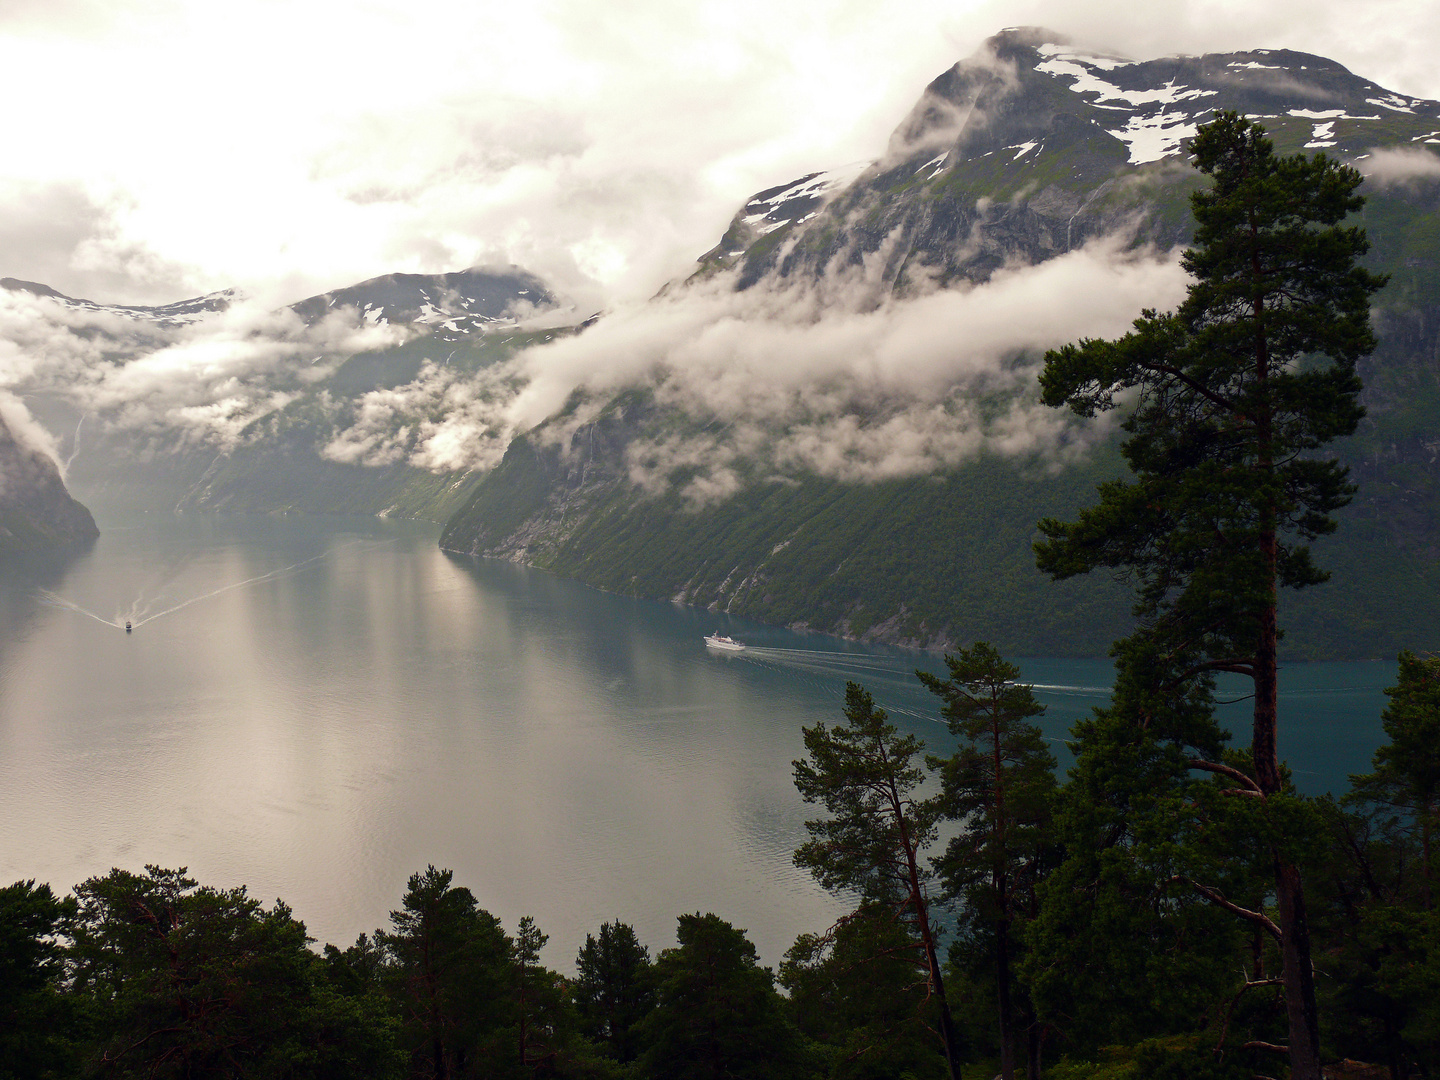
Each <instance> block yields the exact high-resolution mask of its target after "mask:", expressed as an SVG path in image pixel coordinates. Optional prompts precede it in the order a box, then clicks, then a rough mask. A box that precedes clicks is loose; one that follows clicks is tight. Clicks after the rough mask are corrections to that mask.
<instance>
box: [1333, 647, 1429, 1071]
mask: <svg viewBox="0 0 1440 1080" xmlns="http://www.w3.org/2000/svg"><path fill="white" fill-rule="evenodd" d="M1437 674H1440V665H1437V662H1436V659H1435V658H1434V657H1432V656H1416V655H1415V654H1414V653H1412V652H1409V651H1408V650H1407V651H1404V652H1402V653H1401V654H1400V659H1399V679H1398V681H1397V684H1396V685H1395V686H1393V687H1391V688H1390V689H1388V690H1387V691H1386V694H1387V695H1389V697H1390V702H1389V704H1388V705H1387V707H1386V709H1385V712H1384V724H1385V732H1386V734H1387V735H1388V736H1389V741H1388V742H1387V743H1385V744H1384V745H1383V746H1381V747H1380V748H1379V749H1378V750H1376V752H1375V756H1374V758H1373V764H1372V768H1373V770H1374V771H1373V772H1371V773H1368V774H1365V775H1361V776H1352V777H1351V783H1352V788H1351V791H1350V793H1349V794H1348V795H1346V797H1345V798H1344V799H1342V800H1340V801H1339V802H1338V803H1337V802H1335V801H1333V800H1326V801H1325V802H1324V803H1323V804H1322V809H1323V811H1324V815H1325V822H1326V827H1327V836H1328V839H1329V847H1328V850H1327V851H1325V852H1324V853H1323V854H1322V855H1321V856H1320V857H1319V858H1317V859H1315V860H1314V862H1313V865H1312V868H1311V869H1310V874H1311V876H1312V877H1313V878H1314V879H1315V881H1316V884H1317V889H1316V903H1315V910H1316V923H1317V927H1318V928H1319V929H1318V931H1317V940H1319V941H1321V942H1323V948H1324V957H1323V960H1322V963H1321V970H1322V971H1323V973H1324V979H1323V981H1322V984H1321V987H1322V990H1323V992H1324V998H1323V1000H1324V1001H1325V1003H1326V1005H1327V1006H1328V1009H1327V1011H1328V1013H1329V1015H1330V1016H1332V1017H1333V1020H1332V1028H1333V1031H1332V1033H1331V1035H1330V1038H1331V1039H1332V1040H1333V1042H1334V1043H1335V1045H1336V1047H1337V1049H1338V1050H1339V1051H1340V1052H1341V1053H1343V1054H1344V1055H1346V1056H1349V1057H1355V1058H1360V1059H1363V1060H1372V1061H1381V1062H1384V1063H1385V1064H1386V1065H1387V1066H1388V1067H1389V1069H1390V1072H1391V1075H1392V1076H1394V1077H1397V1078H1403V1077H1405V1076H1408V1075H1414V1074H1415V1072H1416V1071H1417V1070H1418V1071H1419V1073H1420V1075H1427V1076H1428V1075H1433V1074H1434V1073H1435V1071H1436V1070H1437V1069H1440V1004H1437V1003H1440V912H1437V911H1436V910H1435V904H1434V887H1433V881H1432V874H1433V867H1432V865H1431V862H1430V852H1429V847H1430V844H1431V842H1432V835H1433V828H1434V814H1435V799H1436V791H1435V788H1436V784H1437V772H1440V766H1437V761H1440V751H1437V741H1436V740H1437V738H1440V690H1437Z"/></svg>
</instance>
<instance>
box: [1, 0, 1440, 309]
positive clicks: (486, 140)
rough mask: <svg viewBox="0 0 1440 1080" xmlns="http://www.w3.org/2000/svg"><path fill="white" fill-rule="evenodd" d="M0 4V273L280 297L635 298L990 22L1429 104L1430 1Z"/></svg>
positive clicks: (877, 134)
mask: <svg viewBox="0 0 1440 1080" xmlns="http://www.w3.org/2000/svg"><path fill="white" fill-rule="evenodd" d="M1138 10H1139V11H1140V13H1139V14H1136V11H1137V9H1136V8H1134V7H1133V6H1131V5H1118V4H1115V3H1113V0H1082V2H1071V3H1058V2H1054V0H1021V2H1017V3H1005V4H1001V3H997V2H993V0H958V2H951V3H940V2H937V0H869V2H856V0H723V2H710V0H703V2H689V0H611V2H606V3H597V2H595V0H536V2H529V3H515V2H513V0H509V2H506V3H496V2H494V0H454V2H452V0H406V2H404V3H401V2H398V0H344V2H341V0H285V2H279V0H231V2H228V3H217V2H215V0H0V100H3V101H4V102H5V103H6V123H5V125H4V129H3V138H0V276H8V277H20V278H27V279H30V280H38V281H43V282H45V283H47V284H50V285H52V286H54V287H56V288H58V289H60V290H61V291H62V292H66V293H69V294H70V295H75V296H85V297H89V298H91V299H95V300H107V301H117V302H125V301H129V302H157V301H158V302H163V301H170V300H176V299H180V298H182V297H186V296H191V295H195V294H197V293H200V292H205V291H209V290H212V289H217V288H223V287H226V286H231V285H235V286H239V287H240V288H242V289H244V290H246V291H247V292H249V293H251V294H252V295H254V296H256V297H257V298H259V299H262V300H266V301H270V302H275V303H280V302H287V301H292V300H295V299H298V298H300V297H303V296H306V295H309V294H312V293H314V292H318V291H322V290H324V289H328V288H333V287H338V286H341V285H345V284H350V283H352V282H355V281H358V280H361V279H363V278H367V277H372V276H374V275H377V274H381V273H386V272H389V271H397V270H399V271H416V272H434V271H442V270H453V269H460V268H462V267H465V266H469V265H472V264H476V263H482V262H515V263H518V264H520V265H523V266H526V267H528V268H530V269H532V270H535V271H537V272H539V273H541V274H543V275H545V276H547V277H549V278H551V279H552V280H553V281H555V282H557V283H558V284H559V285H560V286H561V287H562V288H564V289H568V290H570V291H571V292H572V293H573V294H576V295H578V296H580V297H581V298H582V302H594V303H596V304H597V306H598V304H600V303H608V302H615V301H620V300H627V299H635V298H638V297H643V296H646V295H649V294H650V293H652V292H653V291H654V290H655V289H656V288H657V287H658V286H659V285H660V284H662V283H663V282H664V281H666V280H667V279H669V278H671V277H673V276H675V275H677V274H680V273H683V272H685V271H686V268H687V266H688V265H689V264H690V263H691V261H692V260H693V259H694V258H695V257H696V256H698V255H699V254H701V253H702V252H703V251H704V250H706V249H707V248H708V247H710V246H711V245H712V244H713V243H714V242H715V241H716V240H717V239H718V237H719V235H720V233H721V231H722V230H723V229H724V227H725V224H726V222H727V221H728V220H729V218H730V216H731V215H732V214H733V212H734V211H735V209H736V208H737V207H738V206H739V204H740V203H741V202H742V201H743V200H744V198H745V197H746V196H747V195H749V194H750V193H752V192H754V191H756V190H758V189H760V188H763V187H768V186H771V185H773V184H776V183H780V182H784V181H787V180H790V179H793V178H794V177H796V176H798V175H800V174H802V173H805V172H808V171H812V170H814V169H817V168H828V167H834V166H840V165H844V164H846V163H849V162H852V161H857V160H864V159H868V158H870V157H873V156H875V155H877V154H878V153H879V152H880V151H881V150H882V149H883V147H884V145H885V140H886V137H887V135H888V134H889V131H890V130H891V128H893V127H894V125H895V124H896V123H897V122H898V121H899V120H900V119H901V118H902V117H903V116H904V114H905V113H906V111H907V110H908V109H909V107H910V106H911V104H913V102H914V101H915V99H916V98H917V97H918V95H919V94H920V91H921V90H922V88H923V87H924V85H925V84H926V83H927V82H928V81H929V80H930V79H932V78H933V77H934V76H936V75H938V74H939V73H940V72H941V71H943V70H944V69H945V68H946V67H948V66H949V65H950V64H952V63H954V62H955V61H956V60H958V59H960V58H962V57H964V56H967V55H969V54H970V53H971V52H973V51H974V50H975V49H976V48H977V47H978V46H979V44H980V43H981V42H982V41H983V40H984V38H986V37H987V36H989V35H990V34H993V33H994V32H995V31H997V30H999V29H1000V28H1002V27H1004V26H1009V25H1021V24H1038V25H1045V26H1048V27H1051V28H1052V29H1055V30H1058V31H1061V32H1064V33H1068V34H1069V35H1071V36H1072V37H1075V38H1077V39H1079V40H1081V41H1085V42H1090V43H1094V44H1097V45H1103V46H1108V47H1110V48H1114V49H1116V50H1118V51H1120V52H1123V53H1126V54H1128V55H1130V56H1133V57H1135V58H1137V59H1147V58H1150V57H1154V56H1160V55H1166V54H1170V53H1175V52H1188V53H1199V52H1205V51H1216V50H1230V49H1246V48H1294V49H1300V50H1303V51H1307V52H1315V53H1320V54H1323V55H1326V56H1329V57H1331V58H1332V59H1335V60H1338V61H1339V62H1340V63H1343V64H1345V65H1346V66H1347V67H1349V68H1350V69H1351V70H1352V71H1355V72H1356V73H1357V74H1361V75H1364V76H1366V77H1368V78H1371V79H1374V80H1375V81H1376V82H1379V83H1380V84H1381V85H1383V86H1386V87H1388V88H1390V89H1392V90H1397V91H1400V92H1402V93H1406V94H1411V95H1418V96H1423V97H1428V98H1440V64H1437V63H1436V57H1437V56H1440V4H1437V3H1435V2H1417V0H1369V2H1368V3H1366V4H1365V5H1364V6H1363V7H1362V6H1361V5H1358V4H1354V3H1342V2H1339V0H1306V2H1305V3H1303V4H1302V3H1296V2H1293V0H1283V2H1273V0H1272V2H1265V0H1258V2H1252V0H1245V2H1240V0H1192V2H1186V0H1158V2H1155V3H1152V4H1150V5H1147V6H1145V7H1144V8H1143V9H1138Z"/></svg>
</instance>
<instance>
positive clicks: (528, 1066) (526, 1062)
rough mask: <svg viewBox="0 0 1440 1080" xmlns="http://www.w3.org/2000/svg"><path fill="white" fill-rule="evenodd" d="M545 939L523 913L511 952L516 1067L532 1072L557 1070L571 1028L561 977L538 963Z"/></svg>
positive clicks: (563, 982) (532, 920)
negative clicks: (517, 1049) (515, 1029)
mask: <svg viewBox="0 0 1440 1080" xmlns="http://www.w3.org/2000/svg"><path fill="white" fill-rule="evenodd" d="M549 940H550V938H549V936H548V935H546V934H542V933H541V932H540V928H539V927H538V926H536V925H535V920H534V919H532V918H531V917H530V916H529V915H526V916H524V917H523V918H522V919H521V920H520V928H519V930H518V931H517V932H516V934H515V944H514V949H513V952H512V954H511V956H512V959H511V963H512V965H513V978H514V992H513V993H514V999H515V1012H516V1026H517V1027H518V1029H519V1030H518V1047H519V1054H520V1066H521V1068H522V1069H523V1070H526V1071H529V1072H531V1073H532V1074H539V1073H542V1072H550V1073H554V1072H556V1071H557V1069H558V1066H560V1064H561V1062H562V1058H563V1046H564V1043H565V1041H566V1039H567V1036H568V1035H569V1034H570V1027H571V1025H570V1023H569V1014H568V1011H567V1008H566V1006H567V1004H568V1003H567V1001H566V998H565V980H564V979H562V978H561V977H560V976H559V975H557V974H556V973H555V972H553V971H551V970H549V969H548V968H546V967H545V966H544V965H543V964H541V963H540V950H541V949H543V948H544V947H545V943H546V942H547V941H549Z"/></svg>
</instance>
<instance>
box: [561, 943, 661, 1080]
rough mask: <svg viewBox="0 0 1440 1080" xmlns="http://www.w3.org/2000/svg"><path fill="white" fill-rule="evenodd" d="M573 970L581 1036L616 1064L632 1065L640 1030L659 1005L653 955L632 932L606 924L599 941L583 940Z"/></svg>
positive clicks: (637, 1048) (636, 1053)
mask: <svg viewBox="0 0 1440 1080" xmlns="http://www.w3.org/2000/svg"><path fill="white" fill-rule="evenodd" d="M575 969H576V972H577V974H576V977H575V983H574V986H573V991H572V992H573V995H574V1001H575V1012H576V1014H577V1017H578V1022H579V1029H580V1033H581V1034H583V1035H585V1036H586V1037H587V1038H590V1039H593V1040H594V1041H595V1042H596V1043H597V1044H599V1045H600V1046H601V1047H602V1048H603V1049H604V1051H605V1053H607V1054H608V1055H609V1056H610V1057H612V1058H614V1059H615V1060H616V1061H619V1062H622V1063H624V1062H629V1061H634V1060H635V1058H636V1057H637V1056H639V1052H640V1050H639V1037H638V1035H637V1033H636V1027H637V1026H638V1025H639V1023H640V1022H641V1021H642V1020H643V1019H645V1017H646V1016H647V1015H648V1014H649V1012H650V1010H651V1009H652V1008H654V1005H655V985H654V970H653V965H652V964H651V963H650V951H649V950H648V949H647V948H645V946H644V945H641V944H640V942H639V941H638V940H637V939H636V937H635V930H634V929H633V928H632V927H630V926H628V925H626V924H625V923H622V922H619V921H616V922H613V923H605V924H604V925H602V926H601V927H600V936H599V937H598V938H596V937H595V936H594V935H591V934H586V935H585V944H584V945H582V946H581V947H580V953H579V955H578V956H576V957H575Z"/></svg>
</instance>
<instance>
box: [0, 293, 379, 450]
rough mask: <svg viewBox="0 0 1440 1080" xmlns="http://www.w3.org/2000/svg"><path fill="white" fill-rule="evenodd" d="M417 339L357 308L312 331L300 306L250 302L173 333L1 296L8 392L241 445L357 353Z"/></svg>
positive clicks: (111, 315) (48, 301)
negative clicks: (259, 423)
mask: <svg viewBox="0 0 1440 1080" xmlns="http://www.w3.org/2000/svg"><path fill="white" fill-rule="evenodd" d="M405 336H406V332H405V331H402V330H400V329H397V328H395V327H391V326H387V325H378V326H377V325H370V324H366V323H364V322H363V321H362V320H360V319H359V318H358V317H357V316H356V314H355V312H354V311H351V310H336V311H334V312H332V313H330V314H329V315H327V316H326V317H325V318H324V319H322V320H320V321H318V322H316V323H314V324H312V325H309V326H307V325H305V324H304V323H303V322H302V321H301V320H300V318H299V317H298V316H297V315H295V313H294V312H292V311H290V310H289V309H281V310H279V311H271V310H264V309H262V308H261V307H260V306H259V305H257V304H254V303H249V302H243V301H242V302H240V303H237V304H234V305H232V306H231V307H230V308H229V309H228V310H226V311H223V312H216V313H214V314H211V315H208V316H206V317H203V318H200V319H198V320H197V321H195V322H193V323H191V324H188V325H168V326H167V325H162V324H157V323H155V322H146V321H142V320H137V319H135V318H131V317H129V316H127V315H124V314H121V313H118V312H114V311H106V310H99V311H95V310H87V309H81V308H74V307H71V306H69V305H67V304H64V303H62V302H60V301H58V300H55V299H53V298H50V297H44V296H35V295H33V294H30V293H26V292H12V291H9V290H0V391H8V392H10V393H11V394H12V395H19V394H47V395H53V396H56V397H60V398H63V399H65V400H68V401H69V402H71V403H72V404H73V405H74V406H75V407H76V408H78V409H79V410H80V411H81V412H82V413H84V414H94V415H96V416H97V417H98V418H99V419H100V420H101V421H102V422H103V423H104V424H105V425H106V426H108V427H110V428H112V429H114V428H118V429H122V430H128V431H132V432H141V433H148V434H155V435H159V436H163V437H169V438H172V439H174V440H176V441H178V442H179V443H181V444H187V445H208V446H212V447H214V448H215V449H217V450H229V449H232V448H233V447H235V446H236V445H237V444H238V443H239V441H240V439H241V437H242V432H243V430H244V428H245V427H246V426H247V425H248V424H250V423H251V422H252V421H254V420H256V419H259V418H261V417H263V416H265V415H267V414H268V413H271V412H273V411H275V410H276V409H279V408H282V407H283V406H284V405H285V404H286V403H287V402H289V401H291V400H293V399H294V398H295V396H297V394H299V393H300V392H301V391H302V390H303V389H304V388H305V387H307V386H310V385H313V384H315V383H316V382H319V381H320V380H321V379H323V378H325V377H326V376H328V375H330V374H332V373H333V372H334V370H335V369H336V367H338V365H339V364H340V363H342V362H343V361H344V359H345V358H346V357H348V356H351V355H353V354H355V353H357V352H360V351H363V350H367V349H383V348H388V347H390V346H393V345H397V344H399V343H401V342H402V341H403V340H404V339H405ZM51 454H52V456H54V454H53V446H52V447H51Z"/></svg>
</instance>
